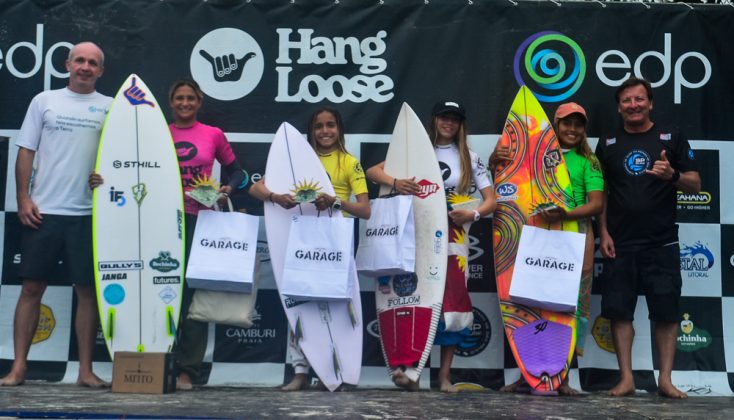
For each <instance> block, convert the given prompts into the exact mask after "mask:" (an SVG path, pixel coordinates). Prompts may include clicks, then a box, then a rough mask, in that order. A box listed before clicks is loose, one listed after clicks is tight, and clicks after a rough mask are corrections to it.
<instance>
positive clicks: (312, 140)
mask: <svg viewBox="0 0 734 420" xmlns="http://www.w3.org/2000/svg"><path fill="white" fill-rule="evenodd" d="M322 112H328V113H329V114H331V115H333V116H334V119H335V120H336V128H337V130H338V131H339V137H338V139H337V140H338V141H337V147H338V150H337V160H336V162H337V163H336V170H337V172H339V171H340V170H341V165H342V154H344V155H348V154H350V153H349V152H348V151H347V147H346V140H345V139H344V120H342V114H341V113H340V112H339V111H337V110H336V109H335V108H332V107H330V106H321V107H319V108H316V110H315V111H314V112H313V114H311V118H309V120H308V132H307V133H306V139H308V143H309V144H310V145H311V147H312V148H313V150H315V151H316V152H317V153H318V151H319V148H318V142H317V141H316V136H315V135H314V124H315V122H316V117H318V116H319V114H321V113H322Z"/></svg>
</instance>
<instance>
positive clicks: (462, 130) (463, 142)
mask: <svg viewBox="0 0 734 420" xmlns="http://www.w3.org/2000/svg"><path fill="white" fill-rule="evenodd" d="M440 116H441V115H434V116H433V117H431V122H430V123H429V124H428V137H430V138H431V144H433V147H436V141H438V130H437V129H436V125H437V124H438V118H439V117H440ZM468 131H469V130H468V129H467V126H466V119H465V118H462V119H461V122H460V123H459V130H458V131H457V132H456V136H454V138H453V142H454V144H456V147H457V148H458V149H459V162H460V166H461V174H460V176H459V185H457V187H456V192H457V193H459V194H468V193H469V189H470V188H471V181H472V169H471V155H470V154H469V143H468V141H467V132H468Z"/></svg>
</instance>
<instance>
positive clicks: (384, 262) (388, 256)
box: [356, 195, 415, 277]
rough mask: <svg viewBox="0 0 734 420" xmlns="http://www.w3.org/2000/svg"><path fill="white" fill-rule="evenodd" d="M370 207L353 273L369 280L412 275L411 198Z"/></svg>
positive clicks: (396, 198) (377, 201)
mask: <svg viewBox="0 0 734 420" xmlns="http://www.w3.org/2000/svg"><path fill="white" fill-rule="evenodd" d="M371 207H372V215H371V216H370V218H369V219H368V220H367V223H366V225H367V226H366V228H365V231H364V234H363V235H362V236H361V237H360V240H359V247H358V248H357V257H356V264H357V271H359V272H360V273H361V274H364V275H366V276H371V277H381V276H392V275H398V274H410V273H414V272H415V223H414V220H413V196H410V195H397V196H394V197H389V198H377V199H374V200H372V202H371Z"/></svg>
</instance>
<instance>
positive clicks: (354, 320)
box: [347, 301, 357, 328]
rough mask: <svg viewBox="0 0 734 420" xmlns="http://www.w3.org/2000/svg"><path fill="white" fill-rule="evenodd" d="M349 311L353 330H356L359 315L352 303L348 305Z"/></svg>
mask: <svg viewBox="0 0 734 420" xmlns="http://www.w3.org/2000/svg"><path fill="white" fill-rule="evenodd" d="M347 311H348V312H349V320H350V321H352V328H355V327H356V326H357V313H356V311H355V310H354V305H352V301H349V304H348V305H347Z"/></svg>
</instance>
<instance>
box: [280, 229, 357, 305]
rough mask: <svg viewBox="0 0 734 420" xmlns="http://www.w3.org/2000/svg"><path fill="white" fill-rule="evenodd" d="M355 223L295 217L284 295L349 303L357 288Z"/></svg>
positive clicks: (288, 247) (288, 251) (287, 256)
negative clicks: (351, 273) (352, 276)
mask: <svg viewBox="0 0 734 420" xmlns="http://www.w3.org/2000/svg"><path fill="white" fill-rule="evenodd" d="M353 240H354V219H352V218H348V217H326V216H322V217H316V216H293V218H292V219H291V226H290V231H289V233H288V245H287V247H286V256H285V265H284V269H283V278H282V279H281V293H282V294H284V295H286V296H290V297H293V298H300V299H311V300H349V299H351V296H352V290H353V289H352V288H353V285H352V284H351V283H350V282H349V270H350V269H353V265H352V264H354V257H353V248H354V246H353Z"/></svg>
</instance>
